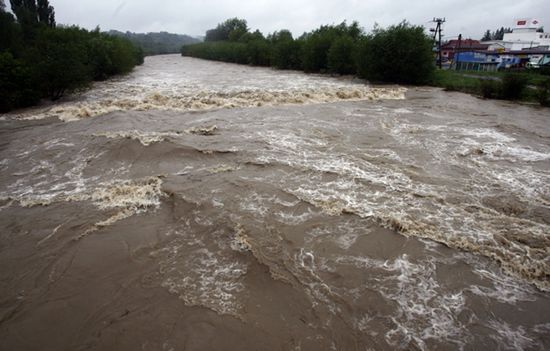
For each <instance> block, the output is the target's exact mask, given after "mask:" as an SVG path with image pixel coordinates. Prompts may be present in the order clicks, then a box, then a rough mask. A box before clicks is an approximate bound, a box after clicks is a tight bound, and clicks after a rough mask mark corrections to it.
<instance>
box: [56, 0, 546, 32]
mask: <svg viewBox="0 0 550 351" xmlns="http://www.w3.org/2000/svg"><path fill="white" fill-rule="evenodd" d="M50 3H51V4H52V5H53V6H54V7H55V11H56V19H57V22H58V23H63V24H78V25H80V26H82V27H85V28H89V29H92V28H95V27H96V26H97V25H99V26H100V27H101V29H102V30H109V29H117V30H121V31H126V30H129V31H133V32H157V31H168V32H173V33H182V34H190V35H203V34H204V32H205V31H206V30H207V29H209V28H212V27H215V26H216V24H217V23H219V22H221V21H223V20H225V19H227V18H230V17H239V18H244V19H246V20H247V21H248V25H249V27H250V28H252V29H259V30H260V31H262V32H263V33H269V32H272V31H274V30H278V29H283V28H286V29H289V30H291V31H292V32H293V33H294V34H295V35H300V34H301V33H303V32H304V31H309V30H311V29H314V28H316V27H318V26H319V25H321V24H331V23H340V22H342V21H343V20H348V22H350V21H353V20H357V21H359V23H360V24H361V25H362V26H363V27H364V28H365V29H367V30H369V29H371V28H372V27H373V25H374V23H378V24H380V25H382V26H387V25H391V24H395V23H397V22H400V21H401V20H403V19H407V20H408V21H409V22H411V23H413V24H419V25H424V26H426V27H428V26H430V25H431V23H430V22H429V21H430V20H431V19H432V18H433V17H445V18H446V19H447V23H446V24H445V27H444V30H445V31H444V35H445V36H446V37H447V38H452V37H456V36H457V35H458V34H459V33H462V34H463V36H465V37H472V38H479V37H481V35H482V34H483V32H484V31H485V30H486V29H492V30H493V29H496V28H500V27H501V26H505V27H506V26H510V27H511V26H512V25H513V23H514V22H513V21H514V19H515V18H523V17H525V18H531V17H535V18H537V19H538V20H539V21H540V23H541V24H543V25H546V31H550V0H462V1H456V0H439V1H433V0H334V1H333V0H278V1H273V0H223V1H222V0H202V1H201V0H76V1H75V0H50Z"/></svg>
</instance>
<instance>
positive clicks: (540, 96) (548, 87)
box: [536, 78, 550, 106]
mask: <svg viewBox="0 0 550 351" xmlns="http://www.w3.org/2000/svg"><path fill="white" fill-rule="evenodd" d="M536 97H537V101H538V102H539V104H541V106H550V78H549V79H546V80H543V81H541V82H540V83H539V84H538V86H537V92H536Z"/></svg>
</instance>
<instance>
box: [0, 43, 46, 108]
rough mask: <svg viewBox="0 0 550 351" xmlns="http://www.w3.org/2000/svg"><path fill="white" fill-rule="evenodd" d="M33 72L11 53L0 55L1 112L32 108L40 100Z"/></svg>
mask: <svg viewBox="0 0 550 351" xmlns="http://www.w3.org/2000/svg"><path fill="white" fill-rule="evenodd" d="M32 77H33V76H32V71H31V69H30V67H28V66H26V65H25V64H24V63H23V62H21V61H20V60H16V59H15V58H14V57H13V55H12V54H11V53H10V52H4V53H0V112H7V111H9V110H11V109H13V108H17V107H26V106H31V105H34V104H36V103H38V101H39V100H40V92H39V90H38V89H36V87H35V86H34V81H33V79H32Z"/></svg>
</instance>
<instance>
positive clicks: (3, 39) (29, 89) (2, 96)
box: [0, 0, 143, 112]
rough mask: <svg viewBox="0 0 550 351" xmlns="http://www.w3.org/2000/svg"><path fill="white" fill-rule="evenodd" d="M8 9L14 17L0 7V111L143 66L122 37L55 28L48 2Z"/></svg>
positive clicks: (31, 0)
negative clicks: (139, 65)
mask: <svg viewBox="0 0 550 351" xmlns="http://www.w3.org/2000/svg"><path fill="white" fill-rule="evenodd" d="M0 5H4V2H3V1H0ZM11 8H12V11H13V13H14V14H15V16H16V17H14V16H13V15H12V14H11V13H8V12H6V11H5V7H4V6H0V112H5V111H8V110H10V109H13V108H18V107H25V106H30V105H33V104H36V103H37V102H38V101H39V100H40V99H41V98H50V99H53V100H55V99H59V98H60V97H61V96H63V95H64V94H65V93H67V92H70V91H74V90H76V89H79V88H82V87H85V86H87V85H88V84H89V83H90V82H91V81H92V80H101V79H106V78H107V77H109V76H112V75H116V74H124V73H127V72H130V71H131V70H132V69H133V67H134V66H136V65H138V64H141V63H143V53H142V52H141V50H140V49H138V48H136V47H135V46H134V45H132V43H131V42H130V41H128V40H126V39H123V38H119V37H114V36H110V35H107V34H104V33H101V32H100V31H99V29H96V30H95V31H91V32H90V31H87V30H85V29H81V28H78V27H61V26H56V23H55V15H54V9H53V7H52V6H51V5H50V4H49V2H48V0H38V1H36V0H11Z"/></svg>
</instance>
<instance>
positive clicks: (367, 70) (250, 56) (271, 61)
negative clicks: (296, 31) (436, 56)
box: [181, 18, 435, 84]
mask: <svg viewBox="0 0 550 351" xmlns="http://www.w3.org/2000/svg"><path fill="white" fill-rule="evenodd" d="M181 51H182V55H184V56H192V57H198V58H203V59H208V60H217V61H225V62H234V63H240V64H250V65H255V66H271V67H275V68H279V69H295V70H303V71H305V72H312V73H317V72H319V73H333V74H355V75H357V76H359V77H361V78H366V79H369V80H372V81H379V82H390V83H406V84H425V83H427V82H428V81H429V80H430V79H431V77H432V75H433V72H434V69H435V65H434V60H433V53H432V44H431V39H430V38H429V37H428V36H426V34H425V33H424V28H423V27H421V26H413V25H411V24H409V23H407V22H402V23H400V24H398V25H394V26H391V27H388V28H385V29H384V28H379V27H377V28H375V29H374V30H373V31H372V32H371V33H369V34H365V33H364V31H363V29H362V28H361V27H360V26H359V24H358V23H357V22H353V23H351V24H347V23H346V22H342V23H340V24H338V25H326V26H321V27H319V28H318V29H315V30H313V31H311V32H308V33H304V34H303V35H301V36H300V37H298V38H293V36H292V33H290V32H289V31H288V30H280V31H276V32H274V33H272V34H270V35H268V36H267V37H264V35H263V34H262V33H260V32H259V31H255V32H251V31H250V30H249V28H248V26H247V22H246V21H245V20H242V19H238V18H232V19H229V20H227V21H225V22H223V23H220V24H218V26H217V27H216V28H214V29H210V30H208V31H207V32H206V37H205V42H203V43H199V44H192V45H185V46H183V47H182V50H181Z"/></svg>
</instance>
